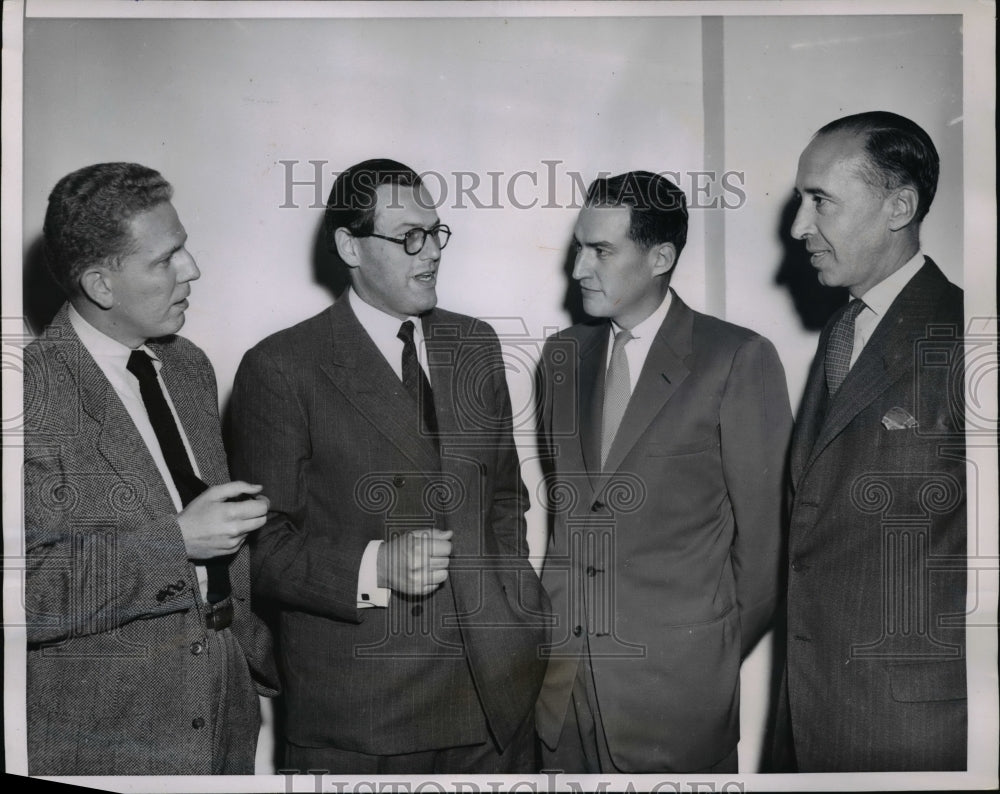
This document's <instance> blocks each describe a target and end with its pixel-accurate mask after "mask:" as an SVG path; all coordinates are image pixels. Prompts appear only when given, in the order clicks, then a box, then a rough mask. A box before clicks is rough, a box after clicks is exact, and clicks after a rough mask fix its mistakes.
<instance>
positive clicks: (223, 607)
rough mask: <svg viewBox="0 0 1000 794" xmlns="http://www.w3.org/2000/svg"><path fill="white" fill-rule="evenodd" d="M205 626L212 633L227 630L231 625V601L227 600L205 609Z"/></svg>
mask: <svg viewBox="0 0 1000 794" xmlns="http://www.w3.org/2000/svg"><path fill="white" fill-rule="evenodd" d="M207 609H208V611H207V612H206V613H205V625H206V626H207V627H208V628H210V629H213V630H214V631H222V630H223V629H228V628H229V627H230V626H231V625H232V623H233V600H232V599H231V598H227V599H226V600H225V601H221V602H219V603H218V604H215V605H213V606H208V607H207Z"/></svg>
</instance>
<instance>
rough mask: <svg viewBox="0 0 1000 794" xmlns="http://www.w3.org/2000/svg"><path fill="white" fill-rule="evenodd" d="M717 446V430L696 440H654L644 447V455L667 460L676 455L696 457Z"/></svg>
mask: <svg viewBox="0 0 1000 794" xmlns="http://www.w3.org/2000/svg"><path fill="white" fill-rule="evenodd" d="M718 446H719V430H718V428H716V429H715V431H714V432H712V433H707V434H705V435H703V436H699V437H696V438H693V439H692V438H682V439H678V440H654V441H650V442H649V443H648V444H647V445H646V454H647V455H648V456H649V457H651V458H669V457H675V456H678V455H696V454H697V453H699V452H705V451H706V450H710V449H716V448H718Z"/></svg>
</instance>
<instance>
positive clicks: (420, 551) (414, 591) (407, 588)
mask: <svg viewBox="0 0 1000 794" xmlns="http://www.w3.org/2000/svg"><path fill="white" fill-rule="evenodd" d="M451 534H452V533H451V530H449V531H447V532H445V531H444V530H440V529H416V530H414V531H412V532H407V533H406V534H405V535H397V536H396V537H394V538H393V539H392V540H389V541H387V542H385V543H383V544H382V545H381V546H380V547H379V550H378V584H379V587H389V588H391V589H393V590H395V591H396V592H397V593H406V594H407V595H420V596H424V595H430V594H431V593H433V592H434V591H435V590H437V589H438V588H439V587H440V586H441V584H442V583H443V582H444V580H445V579H447V578H448V562H449V559H448V558H449V555H450V554H451Z"/></svg>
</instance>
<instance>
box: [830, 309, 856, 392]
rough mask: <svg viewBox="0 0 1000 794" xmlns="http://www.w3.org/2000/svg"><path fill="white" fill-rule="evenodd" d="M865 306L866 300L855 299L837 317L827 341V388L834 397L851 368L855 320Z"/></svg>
mask: <svg viewBox="0 0 1000 794" xmlns="http://www.w3.org/2000/svg"><path fill="white" fill-rule="evenodd" d="M864 308H865V302H864V301H862V300H858V299H854V300H852V301H851V302H850V304H848V305H847V306H846V307H845V310H844V312H843V314H841V315H840V317H839V318H838V319H837V322H836V323H834V325H833V330H831V331H830V338H829V339H828V340H827V342H826V388H827V389H828V390H829V392H830V396H831V397H833V395H835V394H836V393H837V390H838V389H839V388H840V385H841V384H842V383H843V382H844V379H845V378H846V377H847V373H848V372H849V371H850V369H851V354H852V353H853V352H854V321H855V320H856V319H857V318H858V315H859V314H861V311H862V309H864Z"/></svg>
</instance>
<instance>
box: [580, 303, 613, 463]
mask: <svg viewBox="0 0 1000 794" xmlns="http://www.w3.org/2000/svg"><path fill="white" fill-rule="evenodd" d="M608 329H609V324H608V323H606V322H605V323H599V324H598V325H597V326H595V327H594V328H593V329H591V335H590V337H589V338H587V339H585V340H584V341H583V343H582V344H581V345H580V370H579V378H580V381H579V395H580V401H579V407H578V413H577V421H579V422H580V447H581V453H582V455H583V462H584V465H585V466H586V469H587V472H588V473H589V474H590V475H591V479H593V478H596V477H599V476H600V473H601V423H602V421H603V417H602V414H603V410H604V378H605V374H606V371H607V368H606V366H605V362H606V361H607V357H608V335H609V333H610V331H609V330H608Z"/></svg>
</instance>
